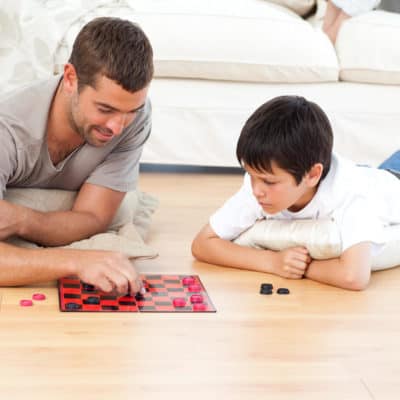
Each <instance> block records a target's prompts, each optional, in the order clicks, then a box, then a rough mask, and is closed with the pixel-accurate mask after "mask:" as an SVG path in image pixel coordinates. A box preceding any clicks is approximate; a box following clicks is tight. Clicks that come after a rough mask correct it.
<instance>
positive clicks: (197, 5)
mask: <svg viewBox="0 0 400 400" xmlns="http://www.w3.org/2000/svg"><path fill="white" fill-rule="evenodd" d="M314 1H315V0H274V1H270V2H269V1H266V0H130V1H118V0H114V1H113V0H108V1H100V0H93V1H88V0H87V1H85V0H69V1H68V2H65V1H62V0H48V1H46V0H15V1H12V0H4V6H3V7H2V9H1V10H0V31H1V32H2V34H1V35H0V65H1V70H2V74H1V76H0V88H1V91H8V90H10V89H13V88H15V87H17V86H20V85H22V84H25V83H28V82H31V81H32V80H35V79H40V78H43V77H46V76H49V75H51V74H53V73H57V72H60V71H62V65H63V63H64V62H65V61H66V60H67V58H68V55H69V53H70V50H71V45H72V42H73V40H74V38H75V36H76V34H77V32H78V31H79V29H80V28H81V27H82V26H83V24H84V23H86V22H87V21H89V20H90V19H92V18H94V17H96V16H102V15H114V16H119V17H122V18H126V19H130V20H132V21H136V22H138V23H139V24H140V25H141V26H142V28H143V29H144V30H145V32H146V33H147V34H148V36H149V38H150V40H151V42H152V44H153V48H154V54H155V67H156V75H155V79H154V81H153V83H152V85H151V93H150V94H151V98H152V103H153V111H154V117H153V132H152V135H151V138H150V139H149V141H148V143H147V145H146V147H145V151H144V154H143V159H142V161H143V162H145V163H156V164H178V165H179V164H183V165H205V166H237V161H236V159H235V146H236V140H237V137H238V135H239V133H240V130H241V127H242V125H243V123H244V122H245V120H246V119H247V117H248V116H249V115H250V114H251V113H252V112H253V111H254V110H255V108H256V107H258V106H259V105H261V104H262V103H263V102H265V101H267V100H268V99H270V98H272V97H274V96H278V95H283V94H297V95H303V96H305V97H306V98H308V99H310V100H313V101H316V102H317V103H318V104H320V105H321V106H322V107H323V109H324V110H325V111H326V112H327V114H328V116H329V118H330V120H331V122H332V125H333V127H334V133H335V150H336V151H338V152H340V153H341V154H343V155H345V156H347V157H350V158H353V159H354V160H355V161H358V162H360V163H369V164H372V165H376V164H378V163H379V162H380V161H381V160H383V159H384V158H385V157H386V156H388V155H389V154H390V153H392V152H394V151H395V150H397V149H399V148H400V129H399V127H400V112H399V111H400V106H399V105H400V46H399V43H400V14H394V13H388V12H383V11H372V12H369V13H366V14H364V15H361V16H358V17H355V18H352V19H351V20H348V21H347V22H345V23H344V25H343V28H342V29H341V31H340V33H339V36H338V39H337V42H336V46H335V47H334V46H333V45H332V44H331V42H330V41H329V40H328V38H327V37H326V35H324V33H323V32H322V31H321V29H320V25H321V20H322V15H323V8H319V9H318V10H317V13H316V15H314V16H313V17H312V18H311V19H309V20H305V19H303V18H302V17H300V16H299V15H298V13H300V14H304V13H306V12H307V11H308V10H309V9H310V8H311V7H312V6H313V5H314ZM276 3H281V4H283V3H285V4H287V5H290V6H291V8H292V9H290V8H289V7H283V6H279V5H277V4H276ZM319 3H320V5H321V4H322V3H323V2H322V1H320V2H319Z"/></svg>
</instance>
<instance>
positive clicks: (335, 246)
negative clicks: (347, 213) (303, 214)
mask: <svg viewBox="0 0 400 400" xmlns="http://www.w3.org/2000/svg"><path fill="white" fill-rule="evenodd" d="M385 234H386V239H387V241H386V244H385V246H384V248H383V250H382V251H381V252H380V253H379V254H378V255H376V256H375V257H373V260H372V270H374V271H375V270H380V269H386V268H391V267H395V266H397V265H400V225H391V226H388V227H386V228H385ZM234 242H235V243H237V244H239V245H241V246H250V247H256V248H267V249H270V250H283V249H286V248H289V247H293V246H304V247H306V248H307V249H308V251H309V252H310V255H311V257H312V258H315V259H318V260H323V259H328V258H334V257H338V256H340V254H341V247H342V245H341V238H340V233H339V230H338V228H337V226H336V224H335V222H334V221H332V220H318V221H316V220H296V221H283V220H261V221H258V222H256V223H255V224H254V225H253V226H252V227H251V228H249V229H248V230H247V231H245V232H243V233H242V234H241V235H240V236H238V237H237V238H236V239H235V240H234Z"/></svg>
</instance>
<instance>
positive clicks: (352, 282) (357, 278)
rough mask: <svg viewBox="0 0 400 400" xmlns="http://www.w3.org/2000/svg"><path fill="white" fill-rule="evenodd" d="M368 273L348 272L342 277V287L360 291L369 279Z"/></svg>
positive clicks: (366, 285)
mask: <svg viewBox="0 0 400 400" xmlns="http://www.w3.org/2000/svg"><path fill="white" fill-rule="evenodd" d="M370 276H371V274H370V273H368V274H367V273H364V274H360V273H353V272H349V273H347V274H346V276H345V277H344V282H343V288H344V289H348V290H354V291H362V290H365V289H366V288H367V287H368V284H369V280H370Z"/></svg>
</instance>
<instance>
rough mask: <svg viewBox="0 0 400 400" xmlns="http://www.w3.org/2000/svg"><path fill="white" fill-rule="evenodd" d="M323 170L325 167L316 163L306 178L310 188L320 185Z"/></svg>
mask: <svg viewBox="0 0 400 400" xmlns="http://www.w3.org/2000/svg"><path fill="white" fill-rule="evenodd" d="M323 170H324V166H323V165H322V164H321V163H316V164H314V165H313V166H312V167H311V168H310V170H309V171H308V172H307V173H306V176H305V182H306V184H307V186H308V187H315V186H317V185H318V183H319V181H320V179H321V175H322V172H323Z"/></svg>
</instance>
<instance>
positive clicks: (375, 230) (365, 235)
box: [210, 154, 400, 251]
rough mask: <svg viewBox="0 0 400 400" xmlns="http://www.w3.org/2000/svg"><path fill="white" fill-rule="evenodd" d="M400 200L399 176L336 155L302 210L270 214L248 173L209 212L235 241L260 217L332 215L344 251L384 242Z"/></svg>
mask: <svg viewBox="0 0 400 400" xmlns="http://www.w3.org/2000/svg"><path fill="white" fill-rule="evenodd" d="M399 204H400V180H399V179H397V178H396V177H395V176H394V175H392V174H391V173H389V172H387V171H384V170H379V169H376V168H368V167H360V166H357V165H355V164H354V163H353V162H351V161H349V160H346V159H344V158H342V157H339V156H338V155H336V154H333V155H332V163H331V168H330V170H329V173H328V175H327V176H326V177H325V179H324V180H323V181H322V182H321V183H320V185H319V187H318V190H317V192H316V194H315V195H314V197H313V199H312V200H311V201H310V203H308V204H307V206H306V207H304V208H303V209H302V210H300V211H298V212H291V211H288V210H285V211H282V212H279V213H277V214H268V213H266V212H265V211H264V210H263V209H262V207H261V206H260V205H259V204H258V202H257V200H256V198H255V197H254V195H253V193H252V188H251V183H250V176H249V175H248V174H245V176H244V181H243V185H242V187H241V188H240V190H239V191H238V192H237V193H236V194H234V195H233V196H232V197H231V198H230V199H229V200H228V201H227V202H226V203H225V204H224V205H223V206H222V207H221V208H220V209H219V210H217V211H216V212H215V213H214V214H213V215H212V216H211V218H210V225H211V228H212V229H213V230H214V232H215V233H216V234H217V235H218V236H219V237H221V238H222V239H226V240H233V239H235V238H236V237H237V236H239V235H240V233H242V232H243V231H245V230H246V229H248V228H249V227H251V226H252V225H254V223H255V222H256V221H257V220H258V219H262V218H266V219H285V220H293V219H331V220H333V221H335V222H336V224H337V226H338V228H339V230H340V233H341V238H342V251H345V250H346V249H348V248H349V247H351V246H353V245H355V244H358V243H361V242H372V243H374V244H376V245H379V244H382V243H385V241H386V238H385V235H384V229H383V228H384V227H385V226H387V225H390V224H400V206H399ZM379 247H380V246H377V247H376V249H378V248H379Z"/></svg>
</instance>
